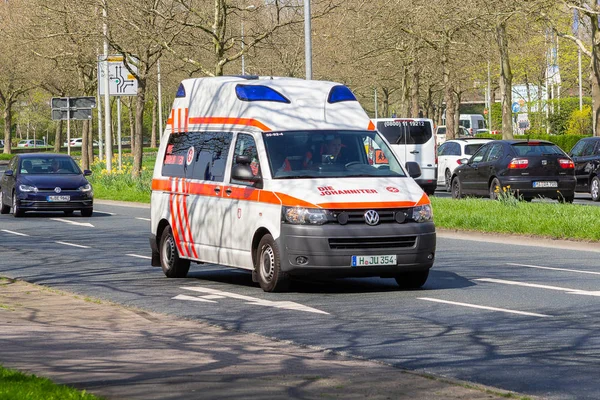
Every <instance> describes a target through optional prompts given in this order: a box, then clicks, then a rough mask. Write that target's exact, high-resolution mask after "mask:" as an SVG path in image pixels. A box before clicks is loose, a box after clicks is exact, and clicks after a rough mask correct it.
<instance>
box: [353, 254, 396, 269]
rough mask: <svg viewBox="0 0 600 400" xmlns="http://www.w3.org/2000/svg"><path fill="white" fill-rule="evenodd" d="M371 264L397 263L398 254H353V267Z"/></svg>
mask: <svg viewBox="0 0 600 400" xmlns="http://www.w3.org/2000/svg"><path fill="white" fill-rule="evenodd" d="M369 265H396V255H395V254H392V255H389V256H352V266H353V267H366V266H369Z"/></svg>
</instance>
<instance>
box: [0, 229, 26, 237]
mask: <svg viewBox="0 0 600 400" xmlns="http://www.w3.org/2000/svg"><path fill="white" fill-rule="evenodd" d="M0 230H1V231H2V232H6V233H10V234H13V235H17V236H29V235H27V234H25V233H19V232H15V231H9V230H8V229H0Z"/></svg>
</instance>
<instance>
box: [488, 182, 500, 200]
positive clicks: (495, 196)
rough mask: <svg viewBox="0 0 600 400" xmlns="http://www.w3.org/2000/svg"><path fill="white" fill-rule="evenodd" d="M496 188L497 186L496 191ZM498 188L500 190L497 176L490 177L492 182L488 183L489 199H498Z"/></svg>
mask: <svg viewBox="0 0 600 400" xmlns="http://www.w3.org/2000/svg"><path fill="white" fill-rule="evenodd" d="M496 188H498V192H496ZM500 190H502V186H500V181H499V180H498V178H494V179H492V183H491V184H490V200H498V193H499V192H500Z"/></svg>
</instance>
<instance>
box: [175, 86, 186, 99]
mask: <svg viewBox="0 0 600 400" xmlns="http://www.w3.org/2000/svg"><path fill="white" fill-rule="evenodd" d="M175 97H185V88H184V87H183V83H180V84H179V89H177V93H176V94H175Z"/></svg>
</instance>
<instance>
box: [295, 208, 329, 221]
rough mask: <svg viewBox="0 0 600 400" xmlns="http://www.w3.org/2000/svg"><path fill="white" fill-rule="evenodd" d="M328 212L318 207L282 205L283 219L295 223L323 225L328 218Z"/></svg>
mask: <svg viewBox="0 0 600 400" xmlns="http://www.w3.org/2000/svg"><path fill="white" fill-rule="evenodd" d="M329 215H330V212H329V211H328V210H321V209H319V208H303V207H283V220H284V222H287V223H289V224H297V225H303V224H306V225H323V224H324V223H326V222H327V221H328V220H329V218H328V217H329Z"/></svg>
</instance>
